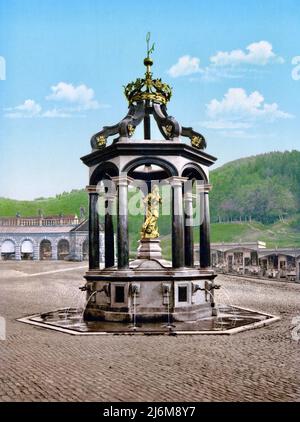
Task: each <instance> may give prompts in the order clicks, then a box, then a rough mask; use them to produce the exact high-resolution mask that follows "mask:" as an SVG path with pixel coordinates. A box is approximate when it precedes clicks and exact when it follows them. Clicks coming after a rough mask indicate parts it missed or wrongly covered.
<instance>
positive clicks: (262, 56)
mask: <svg viewBox="0 0 300 422" xmlns="http://www.w3.org/2000/svg"><path fill="white" fill-rule="evenodd" d="M271 63H284V59H283V58H282V57H280V56H278V55H277V54H275V53H274V51H273V46H272V44H271V43H270V42H268V41H258V42H254V43H252V44H249V45H248V46H247V47H246V49H245V50H244V51H243V50H241V49H238V50H232V51H218V52H217V53H216V54H215V55H214V56H211V57H210V59H209V64H208V66H206V67H203V68H201V67H200V59H199V58H198V57H191V56H189V55H185V56H182V57H180V58H179V59H178V61H177V63H176V64H174V65H173V66H171V67H170V69H169V70H168V71H167V72H168V74H169V75H170V76H172V77H173V78H176V77H178V76H184V75H194V74H200V76H199V77H198V78H197V76H196V78H195V77H191V78H190V80H191V81H194V80H197V79H201V80H205V81H215V80H218V79H220V78H230V79H232V78H242V77H243V76H244V75H245V73H250V72H256V73H257V72H258V71H259V72H262V69H261V67H263V66H266V65H267V64H271ZM259 68H260V70H258V69H259Z"/></svg>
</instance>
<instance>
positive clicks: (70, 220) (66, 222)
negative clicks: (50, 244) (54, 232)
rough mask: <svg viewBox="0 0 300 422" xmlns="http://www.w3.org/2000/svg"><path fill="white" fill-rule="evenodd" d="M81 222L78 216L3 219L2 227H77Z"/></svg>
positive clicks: (0, 219) (0, 222)
mask: <svg viewBox="0 0 300 422" xmlns="http://www.w3.org/2000/svg"><path fill="white" fill-rule="evenodd" d="M79 222H80V220H79V219H78V217H77V216H66V217H2V218H0V226H15V227H16V226H21V227H34V226H46V227H49V226H51V227H52V226H76V225H77V224H78V223H79Z"/></svg>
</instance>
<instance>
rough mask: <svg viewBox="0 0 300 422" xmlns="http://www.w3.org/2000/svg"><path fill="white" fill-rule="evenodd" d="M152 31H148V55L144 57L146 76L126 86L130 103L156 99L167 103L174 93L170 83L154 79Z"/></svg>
mask: <svg viewBox="0 0 300 422" xmlns="http://www.w3.org/2000/svg"><path fill="white" fill-rule="evenodd" d="M150 38H151V34H150V32H147V35H146V43H147V57H146V58H145V59H144V65H145V66H146V74H145V78H143V79H141V78H138V79H137V80H136V81H135V82H131V83H129V84H127V85H126V86H125V87H124V93H125V96H126V98H127V99H128V102H129V104H132V103H134V102H138V101H154V102H156V103H161V104H166V103H167V102H168V101H169V100H170V98H171V95H172V89H171V88H170V87H169V85H167V84H165V83H163V82H162V80H161V79H152V73H151V66H152V65H153V60H152V58H151V57H150V55H151V54H152V53H153V51H154V46H155V44H154V43H153V44H152V45H151V46H150Z"/></svg>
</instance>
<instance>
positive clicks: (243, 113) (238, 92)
mask: <svg viewBox="0 0 300 422" xmlns="http://www.w3.org/2000/svg"><path fill="white" fill-rule="evenodd" d="M206 108H207V115H208V116H209V117H210V118H211V119H214V120H219V119H223V120H227V121H228V120H229V121H236V120H241V119H247V120H253V119H258V118H263V119H267V120H271V121H273V120H276V119H287V118H290V117H293V116H292V115H291V114H289V113H286V112H284V111H282V110H280V109H279V107H278V104H277V103H272V104H267V103H266V102H265V100H264V97H263V96H262V94H261V93H260V92H258V91H254V92H252V93H251V94H249V95H247V93H246V91H245V90H244V89H243V88H230V89H228V91H227V92H226V94H225V95H224V97H223V98H222V99H221V100H217V99H213V100H211V101H210V103H209V104H207V105H206Z"/></svg>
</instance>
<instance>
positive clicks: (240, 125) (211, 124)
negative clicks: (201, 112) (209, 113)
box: [201, 119, 252, 130]
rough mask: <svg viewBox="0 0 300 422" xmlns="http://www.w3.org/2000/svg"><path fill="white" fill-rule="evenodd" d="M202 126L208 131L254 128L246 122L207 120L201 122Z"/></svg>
mask: <svg viewBox="0 0 300 422" xmlns="http://www.w3.org/2000/svg"><path fill="white" fill-rule="evenodd" d="M201 126H202V127H205V128H206V129H217V130H218V129H230V130H231V129H248V128H250V127H251V126H252V124H251V123H246V122H231V121H228V120H222V119H220V120H207V121H204V122H201Z"/></svg>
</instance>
